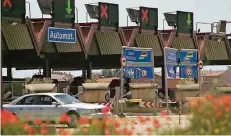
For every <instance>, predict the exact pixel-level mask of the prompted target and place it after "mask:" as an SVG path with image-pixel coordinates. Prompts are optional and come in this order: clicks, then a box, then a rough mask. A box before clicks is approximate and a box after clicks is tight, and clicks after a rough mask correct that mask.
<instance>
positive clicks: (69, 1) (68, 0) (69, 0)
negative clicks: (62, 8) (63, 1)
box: [66, 0, 72, 15]
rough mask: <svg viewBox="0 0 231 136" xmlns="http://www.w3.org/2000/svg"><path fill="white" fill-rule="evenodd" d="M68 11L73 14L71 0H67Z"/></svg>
mask: <svg viewBox="0 0 231 136" xmlns="http://www.w3.org/2000/svg"><path fill="white" fill-rule="evenodd" d="M66 11H67V13H68V14H69V15H70V14H71V11H72V9H71V0H67V8H66Z"/></svg>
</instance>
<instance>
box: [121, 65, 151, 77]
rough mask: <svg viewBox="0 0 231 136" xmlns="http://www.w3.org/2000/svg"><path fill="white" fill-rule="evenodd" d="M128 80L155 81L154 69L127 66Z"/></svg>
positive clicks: (126, 74)
mask: <svg viewBox="0 0 231 136" xmlns="http://www.w3.org/2000/svg"><path fill="white" fill-rule="evenodd" d="M124 69H125V76H126V78H135V79H137V78H152V79H153V67H152V66H139V67H134V66H125V67H124Z"/></svg>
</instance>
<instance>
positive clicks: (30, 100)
mask: <svg viewBox="0 0 231 136" xmlns="http://www.w3.org/2000/svg"><path fill="white" fill-rule="evenodd" d="M39 103H40V100H39V96H27V97H25V98H23V99H21V100H20V101H19V102H18V103H16V105H39Z"/></svg>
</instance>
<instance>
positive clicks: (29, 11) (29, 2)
mask: <svg viewBox="0 0 231 136" xmlns="http://www.w3.org/2000/svg"><path fill="white" fill-rule="evenodd" d="M26 3H28V4H29V17H30V18H31V8H30V2H28V1H27V2H26Z"/></svg>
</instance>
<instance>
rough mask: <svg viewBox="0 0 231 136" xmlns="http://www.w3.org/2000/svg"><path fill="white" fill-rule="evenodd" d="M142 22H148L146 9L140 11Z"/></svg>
mask: <svg viewBox="0 0 231 136" xmlns="http://www.w3.org/2000/svg"><path fill="white" fill-rule="evenodd" d="M141 12H142V21H148V9H142V10H141Z"/></svg>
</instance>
